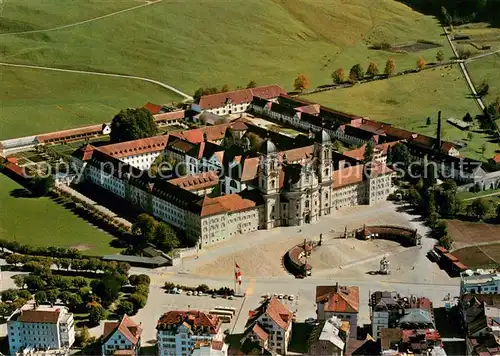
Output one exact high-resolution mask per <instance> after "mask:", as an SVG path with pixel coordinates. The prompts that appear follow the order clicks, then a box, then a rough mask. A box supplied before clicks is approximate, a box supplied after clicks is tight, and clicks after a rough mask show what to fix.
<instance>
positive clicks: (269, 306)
mask: <svg viewBox="0 0 500 356" xmlns="http://www.w3.org/2000/svg"><path fill="white" fill-rule="evenodd" d="M262 313H264V314H266V315H267V316H268V317H269V318H270V319H271V320H273V321H274V322H275V323H276V324H277V325H278V326H279V327H280V328H282V329H285V330H286V329H288V327H289V326H290V324H291V323H292V318H293V314H292V312H291V311H290V310H288V309H287V307H285V306H284V305H283V304H281V302H280V301H279V300H278V298H276V297H274V296H273V297H271V299H269V300H267V301H265V302H264V303H263V304H262V305H261V306H260V307H259V308H258V309H256V310H252V311H250V312H249V316H250V319H252V318H255V317H256V316H257V317H258V316H260V315H262Z"/></svg>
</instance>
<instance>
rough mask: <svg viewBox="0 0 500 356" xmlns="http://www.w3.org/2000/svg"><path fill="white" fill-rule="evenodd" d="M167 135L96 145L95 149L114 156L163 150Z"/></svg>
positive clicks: (119, 156) (167, 138) (167, 139)
mask: <svg viewBox="0 0 500 356" xmlns="http://www.w3.org/2000/svg"><path fill="white" fill-rule="evenodd" d="M168 141H169V136H168V135H165V136H153V137H148V138H141V139H139V140H133V141H126V142H120V143H113V144H110V145H106V146H101V147H96V148H95V149H96V150H99V151H101V152H104V153H106V154H108V155H110V156H112V157H115V158H123V157H128V156H135V155H140V154H145V153H151V152H158V151H163V150H164V149H165V147H166V146H167V143H168Z"/></svg>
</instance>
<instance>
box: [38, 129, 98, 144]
mask: <svg viewBox="0 0 500 356" xmlns="http://www.w3.org/2000/svg"><path fill="white" fill-rule="evenodd" d="M102 127H103V125H92V126H85V127H80V128H76V129H70V130H62V131H57V132H51V133H47V134H41V135H38V136H37V137H36V138H37V140H38V142H40V143H43V142H46V141H50V140H60V139H66V138H70V137H71V136H79V135H91V134H100V133H101V132H102Z"/></svg>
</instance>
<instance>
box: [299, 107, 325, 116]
mask: <svg viewBox="0 0 500 356" xmlns="http://www.w3.org/2000/svg"><path fill="white" fill-rule="evenodd" d="M320 109H321V105H319V104H311V105H305V106H299V107H298V108H295V110H297V111H300V112H305V113H307V114H311V115H316V114H319V113H320Z"/></svg>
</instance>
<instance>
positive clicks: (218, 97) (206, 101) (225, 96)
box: [200, 85, 285, 110]
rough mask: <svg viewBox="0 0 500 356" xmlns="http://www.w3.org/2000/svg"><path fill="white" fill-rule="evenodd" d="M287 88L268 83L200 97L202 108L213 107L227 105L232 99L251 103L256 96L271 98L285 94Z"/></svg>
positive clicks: (235, 102)
mask: <svg viewBox="0 0 500 356" xmlns="http://www.w3.org/2000/svg"><path fill="white" fill-rule="evenodd" d="M284 93H285V90H284V89H283V88H281V87H280V86H279V85H266V86H262V87H257V88H252V89H242V90H235V91H229V92H226V93H218V94H212V95H203V96H202V97H201V98H200V108H201V109H202V110H205V109H213V108H219V107H223V106H226V103H227V101H228V100H231V102H232V104H236V105H238V104H242V103H250V102H251V101H252V100H253V97H254V96H257V97H259V98H263V99H271V98H276V97H278V96H280V95H281V94H284Z"/></svg>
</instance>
